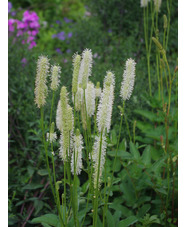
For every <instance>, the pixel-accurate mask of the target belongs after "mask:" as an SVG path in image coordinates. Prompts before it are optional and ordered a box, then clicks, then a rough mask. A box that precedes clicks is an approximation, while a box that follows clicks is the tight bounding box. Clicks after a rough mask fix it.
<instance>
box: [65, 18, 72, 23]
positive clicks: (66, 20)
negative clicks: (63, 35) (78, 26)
mask: <svg viewBox="0 0 186 227" xmlns="http://www.w3.org/2000/svg"><path fill="white" fill-rule="evenodd" d="M64 21H65V23H67V24H68V23H70V22H72V20H70V19H68V18H67V17H64Z"/></svg>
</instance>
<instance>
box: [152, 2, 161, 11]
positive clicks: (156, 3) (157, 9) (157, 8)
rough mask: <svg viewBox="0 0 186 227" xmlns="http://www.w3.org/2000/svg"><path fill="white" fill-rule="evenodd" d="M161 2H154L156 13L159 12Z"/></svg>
mask: <svg viewBox="0 0 186 227" xmlns="http://www.w3.org/2000/svg"><path fill="white" fill-rule="evenodd" d="M161 3H162V0H154V9H155V11H156V12H159V11H160V7H161Z"/></svg>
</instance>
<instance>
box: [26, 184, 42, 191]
mask: <svg viewBox="0 0 186 227" xmlns="http://www.w3.org/2000/svg"><path fill="white" fill-rule="evenodd" d="M42 187H43V185H42V184H35V183H31V184H27V185H25V186H24V187H23V188H22V189H23V190H33V189H38V188H42Z"/></svg>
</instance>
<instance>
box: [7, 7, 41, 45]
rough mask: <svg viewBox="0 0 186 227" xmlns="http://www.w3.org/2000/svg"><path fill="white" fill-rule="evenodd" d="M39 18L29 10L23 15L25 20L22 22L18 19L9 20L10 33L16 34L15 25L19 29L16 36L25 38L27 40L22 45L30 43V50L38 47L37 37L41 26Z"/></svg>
mask: <svg viewBox="0 0 186 227" xmlns="http://www.w3.org/2000/svg"><path fill="white" fill-rule="evenodd" d="M38 20H39V17H38V16H37V14H36V13H35V12H30V11H29V10H26V11H25V12H24V13H23V19H22V21H19V20H17V19H12V18H10V19H9V20H8V30H9V32H14V30H15V25H16V28H17V34H16V36H17V37H19V36H25V35H26V37H27V38H26V40H25V39H24V40H23V41H22V44H25V43H28V44H29V49H32V48H33V47H34V46H36V42H35V40H36V35H37V34H38V32H39V27H40V24H39V22H38Z"/></svg>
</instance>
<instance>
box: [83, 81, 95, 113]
mask: <svg viewBox="0 0 186 227" xmlns="http://www.w3.org/2000/svg"><path fill="white" fill-rule="evenodd" d="M85 97H86V109H87V114H88V116H89V117H91V116H92V115H94V111H95V98H96V96H95V88H94V84H93V83H92V82H90V81H89V82H88V84H87V88H86V89H85Z"/></svg>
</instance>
